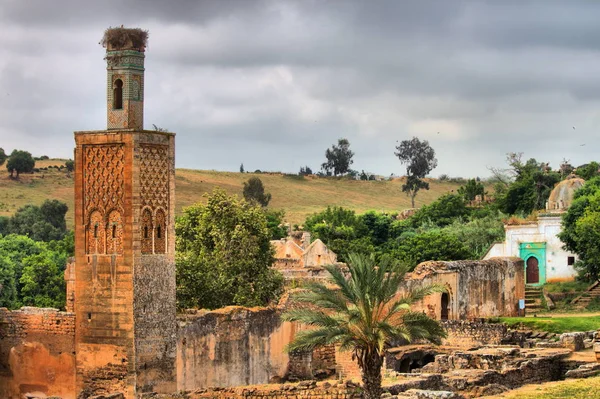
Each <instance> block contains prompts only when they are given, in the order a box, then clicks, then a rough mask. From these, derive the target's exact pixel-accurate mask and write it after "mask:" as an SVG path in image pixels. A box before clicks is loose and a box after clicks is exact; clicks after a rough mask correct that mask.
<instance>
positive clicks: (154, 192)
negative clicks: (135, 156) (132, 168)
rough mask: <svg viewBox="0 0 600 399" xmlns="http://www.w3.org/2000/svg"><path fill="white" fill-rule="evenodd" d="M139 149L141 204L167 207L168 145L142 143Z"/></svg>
mask: <svg viewBox="0 0 600 399" xmlns="http://www.w3.org/2000/svg"><path fill="white" fill-rule="evenodd" d="M139 151H140V192H141V203H142V205H141V206H142V207H146V206H149V207H150V208H151V209H152V210H153V211H154V210H156V209H157V208H163V209H169V169H170V163H169V155H168V147H167V146H161V145H142V146H141V147H140V150H139Z"/></svg>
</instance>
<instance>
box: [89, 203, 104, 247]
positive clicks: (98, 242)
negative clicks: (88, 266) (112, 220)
mask: <svg viewBox="0 0 600 399" xmlns="http://www.w3.org/2000/svg"><path fill="white" fill-rule="evenodd" d="M86 253H88V254H103V253H104V218H103V217H102V214H101V213H100V212H98V211H94V212H92V213H91V214H90V218H89V220H88V229H87V251H86Z"/></svg>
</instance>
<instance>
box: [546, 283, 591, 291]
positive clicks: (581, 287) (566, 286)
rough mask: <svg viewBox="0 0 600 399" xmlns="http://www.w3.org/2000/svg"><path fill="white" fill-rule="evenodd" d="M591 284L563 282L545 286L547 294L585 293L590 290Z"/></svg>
mask: <svg viewBox="0 0 600 399" xmlns="http://www.w3.org/2000/svg"><path fill="white" fill-rule="evenodd" d="M589 286H590V283H588V282H584V281H563V282H559V283H547V284H545V285H544V289H545V290H546V292H551V293H555V292H583V291H585V290H587V289H588V287H589Z"/></svg>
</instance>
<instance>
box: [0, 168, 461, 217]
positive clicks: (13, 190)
mask: <svg viewBox="0 0 600 399" xmlns="http://www.w3.org/2000/svg"><path fill="white" fill-rule="evenodd" d="M59 165H64V160H56V159H51V160H46V161H37V162H36V168H41V169H42V168H47V167H49V166H59ZM4 172H5V171H3V170H0V215H1V216H8V215H12V214H13V213H14V212H15V211H16V210H17V209H19V208H20V207H22V206H24V205H26V204H36V205H38V204H41V203H42V202H43V201H44V200H46V199H58V200H61V201H63V202H66V203H67V204H68V206H69V213H68V214H67V222H68V224H69V226H70V227H71V226H72V225H73V178H72V176H70V175H69V174H68V173H67V172H66V169H62V170H60V171H59V170H58V169H54V168H51V169H48V170H40V171H39V172H37V173H34V174H23V175H21V177H20V179H19V180H12V179H10V178H9V177H8V173H4ZM251 176H258V177H260V179H261V180H262V182H263V184H264V185H265V189H266V191H267V192H270V193H271V194H272V196H273V197H272V200H271V203H270V205H269V206H270V207H271V208H274V209H283V210H285V212H286V220H287V221H288V222H290V223H292V224H302V223H303V222H304V220H305V219H306V216H308V215H310V214H312V213H314V212H318V211H321V210H322V209H324V208H325V207H327V206H328V205H339V206H343V207H347V208H350V209H353V210H355V211H356V212H358V213H362V212H365V211H367V210H371V209H373V210H377V211H389V212H398V211H401V210H403V209H407V208H410V198H408V197H407V196H406V195H405V194H403V193H402V192H401V191H400V188H401V186H402V182H401V180H400V179H396V180H394V181H358V180H346V179H339V180H338V179H332V178H328V179H325V178H318V177H313V176H308V177H298V176H286V175H282V174H279V173H273V174H267V173H263V174H253V173H244V174H242V173H234V172H216V171H205V170H190V169H177V171H176V189H177V193H176V212H177V214H179V213H181V210H182V209H183V208H184V207H186V206H189V205H192V204H194V203H196V202H199V201H204V200H205V199H204V197H203V196H204V194H205V193H207V192H210V191H212V190H213V189H214V188H216V187H221V188H223V189H224V190H226V191H227V192H228V193H231V194H238V195H240V196H241V194H242V187H243V183H244V181H246V180H248V179H249V178H250V177H251ZM430 186H431V189H430V190H429V191H422V192H420V193H419V195H418V196H417V199H416V205H417V206H421V205H423V204H427V203H430V202H431V201H433V200H435V199H436V198H438V197H439V196H440V195H443V194H445V193H448V192H451V191H456V190H457V189H458V187H459V186H460V184H459V183H452V182H448V181H444V182H441V181H438V180H435V179H432V180H431V181H430Z"/></svg>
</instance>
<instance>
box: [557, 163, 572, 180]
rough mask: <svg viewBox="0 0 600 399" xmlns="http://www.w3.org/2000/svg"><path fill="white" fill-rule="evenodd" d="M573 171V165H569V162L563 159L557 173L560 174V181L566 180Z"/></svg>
mask: <svg viewBox="0 0 600 399" xmlns="http://www.w3.org/2000/svg"><path fill="white" fill-rule="evenodd" d="M574 170H575V168H574V167H573V165H571V164H570V163H569V160H568V159H566V158H563V161H562V163H561V164H560V166H559V168H558V171H559V172H560V179H561V180H564V179H566V178H567V176H569V175H570V174H571V173H573V171H574Z"/></svg>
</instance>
